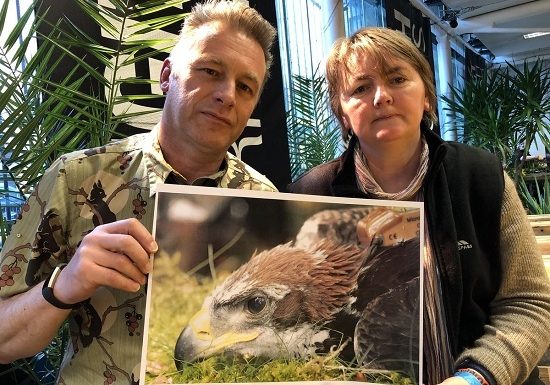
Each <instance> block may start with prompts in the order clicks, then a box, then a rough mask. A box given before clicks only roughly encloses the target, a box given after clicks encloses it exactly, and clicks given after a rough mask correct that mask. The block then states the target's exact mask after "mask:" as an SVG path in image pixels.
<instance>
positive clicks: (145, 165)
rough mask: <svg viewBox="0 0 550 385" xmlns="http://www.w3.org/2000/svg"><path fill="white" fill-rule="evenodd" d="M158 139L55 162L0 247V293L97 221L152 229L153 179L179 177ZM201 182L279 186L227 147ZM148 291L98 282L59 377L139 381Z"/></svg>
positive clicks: (37, 270) (34, 275)
mask: <svg viewBox="0 0 550 385" xmlns="http://www.w3.org/2000/svg"><path fill="white" fill-rule="evenodd" d="M156 138H157V136H156V130H154V131H152V132H151V133H147V134H140V135H134V136H132V137H129V138H126V139H123V140H120V141H116V142H112V143H110V144H108V145H106V146H103V147H100V148H96V149H90V150H84V151H78V152H74V153H71V154H69V155H66V156H63V157H62V158H60V159H58V160H57V161H56V162H54V164H53V165H52V166H51V167H50V168H49V169H48V171H47V172H46V173H45V175H44V177H43V178H42V179H41V181H40V183H39V184H38V185H37V187H36V189H35V191H34V193H33V194H32V195H31V197H30V198H29V200H28V202H27V203H26V204H25V205H24V206H23V208H22V210H21V214H20V218H19V219H18V221H17V222H16V223H15V225H14V226H13V228H12V230H11V235H10V237H8V239H7V241H6V243H5V244H4V247H3V248H2V252H1V254H0V267H1V268H3V269H4V270H5V271H7V270H9V272H10V274H11V275H10V274H8V275H6V276H5V277H4V276H3V278H2V279H1V280H0V297H8V296H11V295H14V294H18V293H22V292H25V291H27V290H28V289H29V288H30V287H32V286H34V285H36V284H38V283H40V282H41V281H43V280H44V279H45V278H46V277H47V276H48V274H49V273H50V272H51V271H52V270H53V269H54V268H55V266H56V265H58V264H60V263H64V262H68V261H69V260H70V259H71V257H72V255H73V254H74V252H75V250H76V249H77V247H78V245H79V243H80V241H81V240H82V238H83V237H84V236H85V235H86V234H88V233H89V232H91V231H92V230H93V229H94V227H96V226H98V225H100V224H104V223H109V222H113V221H116V220H120V219H125V218H137V219H139V220H140V221H141V222H142V223H143V224H144V225H145V227H146V228H148V229H149V230H151V229H152V224H153V207H154V196H155V191H156V190H155V188H156V185H158V184H159V183H164V182H165V181H166V179H167V178H168V177H169V176H170V177H171V178H172V179H174V178H175V179H176V180H181V179H183V178H182V177H181V175H179V174H178V173H177V172H176V171H175V170H173V169H172V168H171V167H170V165H168V164H167V163H166V161H165V160H164V158H163V156H162V152H161V150H160V146H159V143H158V140H157V139H156ZM182 156H184V155H182ZM205 182H206V184H209V185H213V186H217V187H226V188H237V189H250V190H265V191H276V188H275V187H274V186H273V184H272V183H271V182H270V181H269V180H268V179H267V178H266V177H264V176H263V175H261V174H260V173H258V172H257V171H255V170H254V169H252V168H251V167H250V166H248V165H246V164H245V163H243V162H242V161H240V160H239V159H237V158H236V157H234V156H233V155H231V154H229V153H228V154H227V156H226V158H225V162H224V165H223V167H222V170H221V171H219V172H217V173H215V174H213V175H210V176H207V177H205V178H199V179H197V180H196V181H194V183H193V184H205ZM4 266H6V267H4ZM4 278H6V279H4ZM145 298H146V294H145V290H144V288H143V287H142V289H141V290H140V291H139V292H137V293H126V292H123V291H120V290H114V289H111V288H107V287H103V288H100V289H98V290H97V292H96V293H95V294H94V295H93V296H92V298H91V299H90V300H89V301H88V302H86V303H85V304H84V305H83V306H82V307H81V308H80V309H79V310H75V311H73V312H72V313H71V315H70V317H69V326H70V334H71V337H70V341H69V344H68V348H67V351H66V353H65V359H64V363H63V365H62V366H63V369H62V371H61V375H60V378H59V379H58V381H59V383H60V384H67V385H69V384H75V385H86V384H94V385H97V384H103V383H108V382H109V381H108V380H109V379H110V380H112V379H116V380H115V382H114V385H117V384H137V383H138V381H139V378H138V377H139V372H140V359H141V346H142V336H143V320H144V313H145ZM136 323H137V327H136ZM105 381H107V382H105Z"/></svg>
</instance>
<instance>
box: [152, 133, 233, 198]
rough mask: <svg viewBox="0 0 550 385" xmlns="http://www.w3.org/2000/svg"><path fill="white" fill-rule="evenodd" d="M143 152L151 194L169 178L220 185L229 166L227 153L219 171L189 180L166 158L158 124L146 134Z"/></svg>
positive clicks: (194, 183) (170, 179) (175, 180)
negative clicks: (161, 145)
mask: <svg viewBox="0 0 550 385" xmlns="http://www.w3.org/2000/svg"><path fill="white" fill-rule="evenodd" d="M143 154H144V158H145V166H146V168H147V177H148V183H149V191H150V196H153V195H155V193H156V192H157V188H156V186H157V185H158V184H162V183H166V182H167V179H168V182H172V183H179V184H189V185H198V186H219V185H220V183H221V180H222V178H223V176H224V175H225V174H226V172H227V167H228V166H227V165H228V163H227V160H228V159H227V154H226V155H225V158H224V160H223V162H222V164H221V165H220V168H219V170H218V171H217V172H215V173H213V174H211V175H205V176H203V177H200V178H197V179H195V180H194V181H191V182H189V181H188V180H187V179H186V178H185V177H184V176H183V175H181V174H180V173H179V172H178V171H176V170H174V168H173V167H172V166H170V165H169V164H168V162H167V161H166V160H165V159H164V155H163V154H162V150H161V148H160V143H159V140H158V124H157V125H156V126H155V127H154V128H153V129H152V130H151V132H150V133H149V134H147V135H146V139H145V141H144V143H143ZM169 177H170V178H169Z"/></svg>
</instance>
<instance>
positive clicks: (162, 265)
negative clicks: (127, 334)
mask: <svg viewBox="0 0 550 385" xmlns="http://www.w3.org/2000/svg"><path fill="white" fill-rule="evenodd" d="M422 217H423V207H422V204H421V203H418V202H394V201H377V200H365V199H350V198H332V197H314V196H307V195H293V194H283V193H265V192H249V191H243V190H229V189H212V188H200V187H191V186H175V185H162V186H159V191H158V193H157V201H156V208H155V228H154V235H155V237H156V240H157V242H158V244H159V251H158V252H157V253H156V254H155V256H154V261H153V266H154V267H153V271H152V273H151V274H150V276H149V282H148V293H147V312H146V314H145V335H144V346H143V359H142V369H141V371H142V375H141V376H140V378H141V381H142V382H141V384H142V385H143V384H147V385H149V384H188V383H244V382H291V381H323V382H326V381H353V382H368V383H380V384H422V380H421V368H422V361H421V358H422V352H421V344H419V341H420V340H421V339H420V330H422V327H421V318H420V314H421V311H420V309H421V308H422V296H421V295H420V293H422V276H421V271H422V258H421V255H422V254H421V251H422V250H423V248H422V242H421V240H422V239H423V220H422Z"/></svg>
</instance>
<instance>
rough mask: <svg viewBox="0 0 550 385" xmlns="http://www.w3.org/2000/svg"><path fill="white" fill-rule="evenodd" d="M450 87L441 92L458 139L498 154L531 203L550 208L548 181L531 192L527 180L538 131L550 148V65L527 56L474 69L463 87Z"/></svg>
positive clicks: (534, 208) (532, 206)
mask: <svg viewBox="0 0 550 385" xmlns="http://www.w3.org/2000/svg"><path fill="white" fill-rule="evenodd" d="M451 93H452V97H446V96H443V97H442V98H443V100H444V101H445V102H446V103H447V108H446V109H447V110H449V111H451V112H452V113H453V114H454V116H455V120H454V122H453V123H454V124H455V126H456V129H457V130H458V133H459V135H457V136H458V139H459V140H462V141H464V142H466V143H468V144H471V145H473V146H477V147H481V148H484V149H486V150H488V151H490V152H492V153H494V154H496V155H497V156H498V157H499V158H500V160H501V161H502V164H503V166H504V168H505V170H506V171H507V172H508V173H509V174H510V175H511V176H512V177H513V178H514V182H515V183H516V186H517V187H518V191H519V193H520V195H521V197H522V199H523V202H524V204H525V205H526V208H527V209H528V210H530V212H532V213H536V212H540V211H541V210H542V211H543V212H546V213H550V208H549V207H548V205H547V204H545V202H544V200H545V199H547V197H548V194H547V193H546V190H547V189H546V187H545V189H544V190H543V192H540V191H539V190H537V191H538V192H539V193H538V194H536V193H535V194H534V195H532V194H531V193H532V192H534V191H535V189H534V188H531V189H530V188H528V186H527V184H531V183H532V182H526V181H525V180H524V177H525V175H526V173H527V170H528V169H529V168H532V167H530V166H531V165H528V164H527V163H526V160H527V159H528V158H527V155H528V154H527V152H528V151H529V149H530V148H531V145H532V143H533V142H534V141H535V139H536V137H537V136H538V137H539V138H540V140H541V142H542V144H543V146H544V147H545V148H546V151H548V150H550V120H549V119H550V67H548V66H547V65H546V66H545V62H544V61H542V60H536V61H534V62H531V63H528V62H524V64H523V67H518V66H515V65H513V64H511V63H507V65H506V66H504V67H499V68H496V69H493V70H488V71H483V72H481V73H479V74H473V75H472V76H471V77H470V79H467V80H465V81H464V85H463V87H462V88H459V87H451ZM546 168H547V167H546ZM535 184H536V183H535ZM536 187H537V188H538V185H537V186H536ZM545 197H546V198H545Z"/></svg>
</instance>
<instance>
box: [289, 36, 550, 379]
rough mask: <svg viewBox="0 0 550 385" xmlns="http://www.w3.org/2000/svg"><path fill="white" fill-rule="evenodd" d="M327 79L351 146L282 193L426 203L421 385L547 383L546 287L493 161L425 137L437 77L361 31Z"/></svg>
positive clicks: (412, 50)
mask: <svg viewBox="0 0 550 385" xmlns="http://www.w3.org/2000/svg"><path fill="white" fill-rule="evenodd" d="M326 72H327V79H328V84H329V97H330V104H331V108H332V110H333V112H334V113H335V115H336V116H337V118H338V120H339V122H340V124H341V128H342V133H343V135H344V138H346V139H347V140H349V143H348V148H347V150H346V151H345V152H344V154H343V155H342V156H341V157H340V158H338V159H336V160H333V161H331V162H328V163H326V164H323V165H321V166H318V167H316V168H314V169H312V170H311V171H310V172H308V173H307V174H305V175H304V176H302V177H301V178H300V179H299V180H298V181H296V182H295V183H293V184H292V185H290V186H289V190H290V191H291V192H297V193H305V194H318V195H335V196H345V197H364V198H376V199H392V200H418V201H424V202H425V209H426V224H427V225H426V231H425V234H426V242H425V245H426V253H425V286H424V287H425V303H426V306H425V312H424V357H425V360H424V361H425V369H426V370H425V372H424V373H425V381H424V382H425V383H427V384H438V383H441V382H443V383H444V384H445V385H453V384H455V385H464V384H470V385H479V384H491V385H493V384H499V385H504V384H506V385H508V384H522V383H524V384H542V382H541V381H540V380H539V379H538V376H537V374H538V372H537V371H536V370H534V368H535V366H536V364H537V362H538V360H539V359H540V357H541V356H542V354H543V353H544V351H545V350H546V349H547V348H548V346H549V344H550V283H549V281H548V277H547V276H546V272H545V270H544V267H543V263H542V258H541V256H540V254H539V253H538V252H537V251H536V250H537V247H536V243H535V238H534V235H533V232H532V230H531V227H530V226H529V223H528V220H527V217H526V215H525V212H524V209H523V207H522V205H521V202H520V200H519V198H518V195H517V192H516V190H515V188H514V184H513V182H512V181H511V179H510V178H509V177H508V176H507V175H506V174H505V173H503V171H502V167H501V164H500V163H499V161H498V159H497V158H496V157H494V156H493V155H491V154H489V153H487V152H485V151H482V150H479V149H475V148H472V147H468V146H466V145H463V144H457V143H447V142H444V141H442V140H441V139H440V138H439V137H438V136H437V135H435V134H434V133H433V132H432V131H431V126H432V125H433V123H435V122H436V114H435V106H436V94H435V87H434V83H433V75H432V71H431V69H430V66H429V64H428V62H427V61H426V59H425V58H424V56H423V55H422V53H421V52H420V51H419V50H418V49H417V48H416V47H415V46H414V45H413V44H412V42H411V41H410V40H409V39H408V38H407V37H406V36H405V35H404V34H402V33H400V32H397V31H393V30H389V29H381V28H365V29H362V30H359V31H358V32H356V33H355V34H354V35H352V36H351V37H349V38H346V39H342V40H340V41H338V42H337V43H336V44H335V46H334V47H333V49H332V52H331V53H330V55H329V58H328V61H327V71H326ZM426 377H427V378H426Z"/></svg>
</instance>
